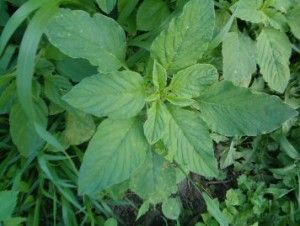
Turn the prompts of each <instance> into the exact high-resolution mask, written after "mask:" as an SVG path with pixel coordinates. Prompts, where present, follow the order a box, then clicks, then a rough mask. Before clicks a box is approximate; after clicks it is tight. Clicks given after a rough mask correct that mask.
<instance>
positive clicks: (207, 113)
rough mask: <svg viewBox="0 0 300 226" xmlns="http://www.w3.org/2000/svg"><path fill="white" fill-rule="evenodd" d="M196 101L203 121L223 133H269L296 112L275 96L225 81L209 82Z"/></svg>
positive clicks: (252, 134)
mask: <svg viewBox="0 0 300 226" xmlns="http://www.w3.org/2000/svg"><path fill="white" fill-rule="evenodd" d="M198 102H199V104H200V111H201V115H202V118H203V120H204V121H205V122H206V123H207V124H208V126H209V127H210V128H211V129H212V130H213V131H215V132H218V133H220V134H222V135H225V136H236V135H247V136H255V135H258V134H261V133H267V132H271V131H273V130H275V129H277V128H278V127H280V126H281V124H282V123H283V122H285V121H286V120H288V119H290V118H291V117H293V116H295V115H297V113H296V111H295V110H293V109H291V108H290V107H289V106H288V105H286V104H284V103H283V102H282V101H281V100H280V99H279V98H278V97H276V96H271V95H267V94H263V93H252V92H251V91H250V90H248V89H247V88H242V87H236V86H234V85H232V83H230V82H227V81H222V82H218V83H216V84H214V85H212V86H211V87H210V88H209V89H208V90H206V91H205V92H204V93H203V94H202V95H201V96H200V97H199V99H198Z"/></svg>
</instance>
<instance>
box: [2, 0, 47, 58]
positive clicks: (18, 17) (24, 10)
mask: <svg viewBox="0 0 300 226" xmlns="http://www.w3.org/2000/svg"><path fill="white" fill-rule="evenodd" d="M46 2H47V0H32V1H28V2H26V3H25V4H24V5H22V6H21V7H20V8H19V9H18V10H17V11H16V12H15V13H14V14H13V15H12V16H11V17H10V18H9V20H8V21H7V23H6V25H5V27H4V30H3V32H2V33H1V36H0V55H1V54H2V52H3V50H4V49H5V46H6V44H7V43H8V41H9V39H10V38H11V36H12V35H13V34H14V32H15V31H16V30H17V28H18V27H19V26H20V25H21V24H22V22H23V21H24V20H25V19H26V18H27V17H28V16H29V15H30V14H31V13H32V12H34V11H35V10H36V9H38V8H40V7H41V6H42V5H43V4H45V3H46Z"/></svg>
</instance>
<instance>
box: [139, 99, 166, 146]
mask: <svg viewBox="0 0 300 226" xmlns="http://www.w3.org/2000/svg"><path fill="white" fill-rule="evenodd" d="M168 116H169V114H168V110H167V108H166V106H165V105H164V104H163V103H162V102H160V101H156V102H153V103H152V104H151V107H150V108H149V109H148V110H147V120H146V122H145V124H144V133H145V136H146V138H147V140H148V142H149V143H150V144H154V143H156V142H157V141H158V140H159V139H160V138H162V136H163V134H164V132H165V131H166V128H167V126H168Z"/></svg>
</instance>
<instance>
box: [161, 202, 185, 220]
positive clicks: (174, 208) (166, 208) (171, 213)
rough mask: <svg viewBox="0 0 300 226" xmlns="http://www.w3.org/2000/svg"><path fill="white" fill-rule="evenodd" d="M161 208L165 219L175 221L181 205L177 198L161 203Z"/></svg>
mask: <svg viewBox="0 0 300 226" xmlns="http://www.w3.org/2000/svg"><path fill="white" fill-rule="evenodd" d="M161 208H162V212H163V214H164V215H165V216H166V217H167V218H169V219H171V220H177V219H178V218H179V215H180V212H181V203H180V200H179V199H178V198H168V199H167V200H166V201H164V202H163V203H162V207H161Z"/></svg>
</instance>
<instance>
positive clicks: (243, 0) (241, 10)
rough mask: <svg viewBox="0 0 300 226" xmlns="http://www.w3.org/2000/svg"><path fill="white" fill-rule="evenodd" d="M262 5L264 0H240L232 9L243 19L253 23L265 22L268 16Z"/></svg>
mask: <svg viewBox="0 0 300 226" xmlns="http://www.w3.org/2000/svg"><path fill="white" fill-rule="evenodd" d="M262 6H263V0H251V1H249V0H239V1H238V2H237V3H236V4H235V5H233V7H232V8H231V11H232V12H234V15H235V16H236V17H238V18H240V19H242V20H245V21H249V22H251V23H265V22H266V21H267V16H266V15H265V14H264V13H263V11H262V10H261V8H262Z"/></svg>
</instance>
